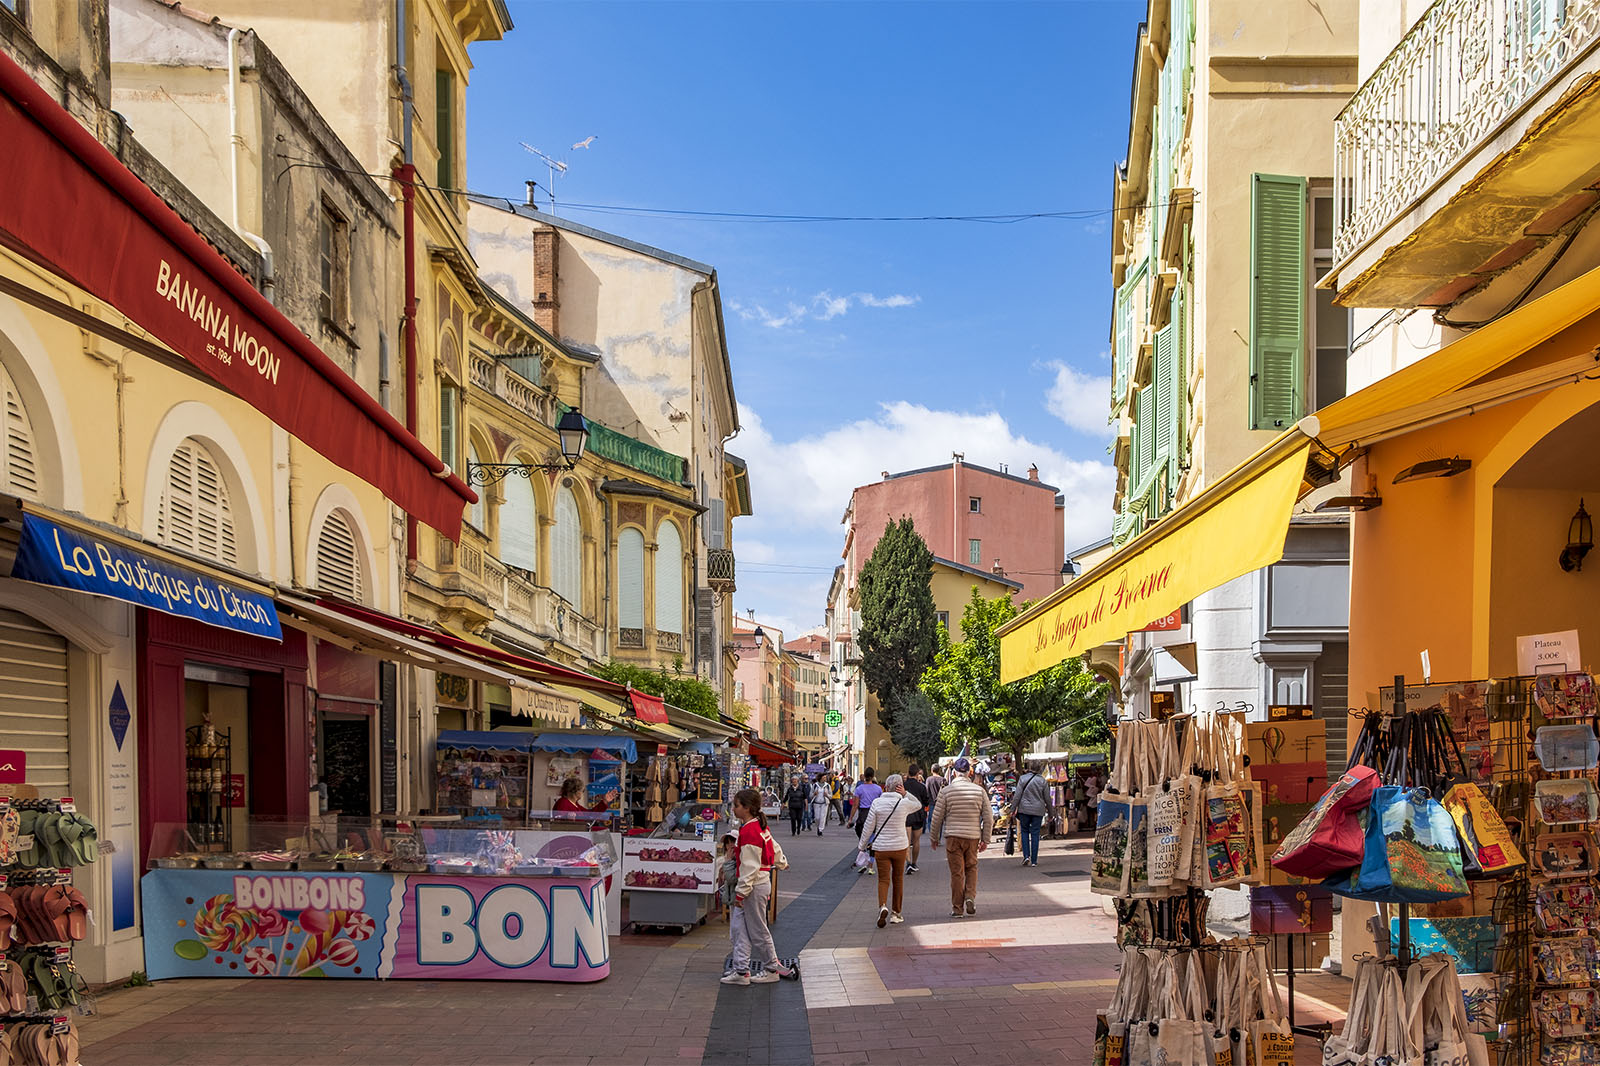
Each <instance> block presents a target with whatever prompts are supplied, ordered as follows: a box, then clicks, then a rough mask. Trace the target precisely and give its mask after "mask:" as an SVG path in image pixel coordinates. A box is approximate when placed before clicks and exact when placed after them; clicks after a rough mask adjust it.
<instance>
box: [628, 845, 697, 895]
mask: <svg viewBox="0 0 1600 1066" xmlns="http://www.w3.org/2000/svg"><path fill="white" fill-rule="evenodd" d="M715 847H716V845H715V842H714V841H704V840H669V839H665V838H661V837H656V838H651V837H627V838H625V839H624V840H623V841H622V885H623V887H624V888H626V889H628V890H629V891H630V892H710V891H711V890H712V888H713V887H714V886H715V885H716V881H717V857H716V851H715Z"/></svg>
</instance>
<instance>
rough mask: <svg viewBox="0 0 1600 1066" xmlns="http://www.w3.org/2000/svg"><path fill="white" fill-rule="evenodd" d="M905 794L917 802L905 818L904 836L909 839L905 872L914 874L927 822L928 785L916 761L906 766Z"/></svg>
mask: <svg viewBox="0 0 1600 1066" xmlns="http://www.w3.org/2000/svg"><path fill="white" fill-rule="evenodd" d="M906 795H907V796H909V797H910V798H911V799H912V800H914V801H915V802H916V804H917V809H916V810H914V811H912V812H911V817H910V818H907V819H906V836H907V837H908V838H909V839H910V841H911V860H910V861H909V862H907V863H906V873H908V874H914V873H916V872H917V859H918V858H919V857H920V855H921V852H922V830H923V828H924V827H925V826H926V825H927V822H928V786H927V785H925V784H923V783H922V767H920V766H918V765H917V764H916V763H912V764H911V765H910V766H909V767H907V768H906Z"/></svg>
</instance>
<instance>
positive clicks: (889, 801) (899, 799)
mask: <svg viewBox="0 0 1600 1066" xmlns="http://www.w3.org/2000/svg"><path fill="white" fill-rule="evenodd" d="M921 809H922V804H920V803H918V802H917V801H916V800H914V799H912V798H911V797H910V796H908V795H906V779H905V778H904V777H902V776H901V775H900V774H890V775H889V779H888V780H887V781H885V782H884V783H883V795H881V796H879V797H878V798H877V799H875V800H873V801H872V806H871V807H869V808H868V809H867V820H866V822H865V823H864V824H863V825H862V826H861V849H862V850H863V851H871V852H872V859H873V862H875V863H876V864H877V867H878V928H879V929H882V928H883V927H884V926H885V925H888V924H889V923H890V922H903V921H905V919H904V918H902V917H901V916H900V907H901V904H902V903H903V901H904V898H905V891H906V858H907V856H909V855H910V854H911V835H910V834H909V833H907V832H906V819H907V818H910V817H911V816H912V815H913V814H916V813H917V812H918V811H920V810H921ZM891 888H892V889H893V891H894V906H893V908H891V907H890V906H889V892H890V890H891Z"/></svg>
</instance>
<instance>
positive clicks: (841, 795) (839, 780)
mask: <svg viewBox="0 0 1600 1066" xmlns="http://www.w3.org/2000/svg"><path fill="white" fill-rule="evenodd" d="M849 784H850V778H849V776H847V775H845V774H839V775H838V776H836V777H835V778H834V779H833V797H832V799H831V800H830V802H831V803H832V805H833V810H834V813H835V814H837V815H838V816H839V828H841V829H843V828H845V827H847V826H849V824H850V789H849Z"/></svg>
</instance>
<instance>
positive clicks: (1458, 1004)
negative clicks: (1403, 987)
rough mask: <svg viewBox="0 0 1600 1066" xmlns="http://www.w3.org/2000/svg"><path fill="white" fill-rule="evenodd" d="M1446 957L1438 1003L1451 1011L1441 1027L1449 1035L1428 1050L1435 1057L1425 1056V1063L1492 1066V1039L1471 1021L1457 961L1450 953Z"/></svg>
mask: <svg viewBox="0 0 1600 1066" xmlns="http://www.w3.org/2000/svg"><path fill="white" fill-rule="evenodd" d="M1445 959H1446V966H1445V970H1444V972H1443V973H1442V974H1441V975H1440V976H1439V979H1438V989H1437V992H1436V995H1435V1003H1436V1007H1437V1009H1438V1010H1440V1011H1442V1012H1448V1015H1449V1017H1448V1020H1446V1019H1444V1018H1441V1019H1440V1022H1441V1030H1444V1031H1446V1032H1447V1033H1448V1034H1449V1036H1448V1038H1441V1040H1440V1043H1439V1046H1438V1048H1436V1049H1435V1050H1434V1051H1432V1052H1429V1053H1428V1054H1429V1055H1431V1057H1429V1058H1426V1059H1425V1066H1489V1042H1488V1040H1486V1039H1485V1038H1484V1036H1483V1034H1482V1033H1479V1032H1477V1031H1476V1030H1474V1028H1473V1027H1472V1025H1471V1024H1470V1023H1469V1022H1468V1021H1467V1002H1466V998H1465V997H1464V996H1463V995H1462V991H1461V975H1460V974H1459V973H1458V972H1457V971H1456V960H1455V959H1454V958H1452V957H1450V956H1448V955H1446V956H1445Z"/></svg>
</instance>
